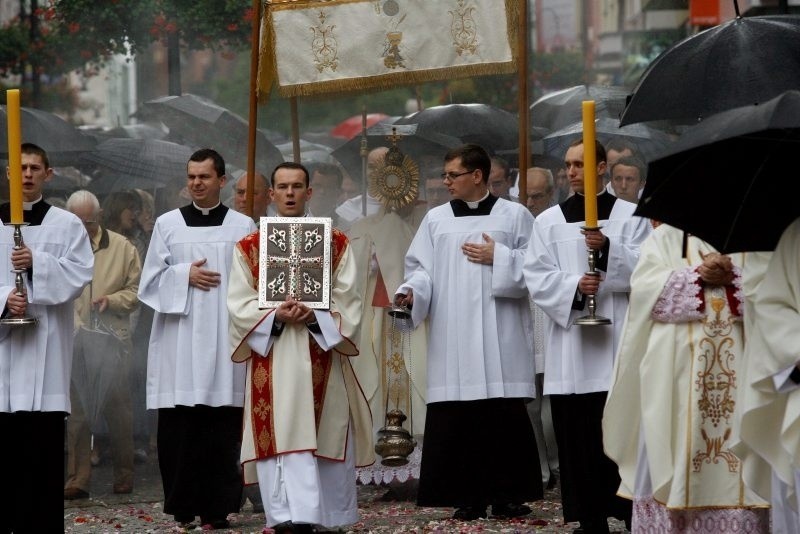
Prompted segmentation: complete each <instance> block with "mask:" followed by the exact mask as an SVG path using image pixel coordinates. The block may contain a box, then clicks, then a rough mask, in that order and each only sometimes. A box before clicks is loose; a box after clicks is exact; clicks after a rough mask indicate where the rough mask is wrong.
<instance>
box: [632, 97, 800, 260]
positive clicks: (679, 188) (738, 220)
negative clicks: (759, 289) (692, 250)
mask: <svg viewBox="0 0 800 534" xmlns="http://www.w3.org/2000/svg"><path fill="white" fill-rule="evenodd" d="M798 150H800V91H787V92H786V93H784V94H782V95H780V96H778V97H776V98H773V99H772V100H770V101H768V102H765V103H763V104H760V105H752V106H745V107H741V108H735V109H731V110H728V111H724V112H722V113H719V114H717V115H713V116H711V117H709V118H708V119H706V120H704V121H703V122H701V123H700V124H698V125H696V126H693V127H691V128H690V129H689V130H687V131H686V132H685V133H684V134H683V135H682V136H681V138H680V139H679V140H678V141H676V143H675V144H674V145H673V146H672V147H671V149H670V152H669V154H667V155H664V156H663V157H661V158H659V159H657V160H655V161H652V162H651V163H650V165H649V166H648V175H647V182H646V184H645V187H644V193H643V194H642V199H641V201H640V203H639V207H638V208H637V210H636V214H637V215H640V216H642V217H650V218H653V219H657V220H659V221H663V222H665V223H668V224H670V225H672V226H676V227H678V228H681V229H683V230H685V231H687V232H689V233H692V234H695V235H697V236H698V237H700V238H702V239H704V240H706V241H708V242H709V243H711V244H712V245H714V247H716V248H717V249H718V250H720V251H722V252H738V251H745V250H773V249H774V248H775V245H776V244H777V243H778V239H779V238H780V236H781V233H782V232H783V230H784V229H785V228H786V227H787V226H788V225H789V223H791V222H792V221H793V220H794V219H796V218H797V217H798V216H800V202H799V201H798V199H800V180H798V179H797V176H796V175H795V174H796V173H794V170H795V169H796V168H797V154H798Z"/></svg>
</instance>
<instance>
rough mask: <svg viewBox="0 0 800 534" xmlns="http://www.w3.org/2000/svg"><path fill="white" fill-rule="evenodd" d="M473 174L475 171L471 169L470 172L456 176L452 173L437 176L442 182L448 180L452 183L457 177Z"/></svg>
mask: <svg viewBox="0 0 800 534" xmlns="http://www.w3.org/2000/svg"><path fill="white" fill-rule="evenodd" d="M473 172H475V169H473V170H471V171H464V172H459V173H457V174H456V173H452V172H443V173H442V174H440V175H439V176H441V178H442V180H450V181H451V182H452V181H453V180H455V179H456V178H458V177H459V176H464V175H465V174H471V173H473Z"/></svg>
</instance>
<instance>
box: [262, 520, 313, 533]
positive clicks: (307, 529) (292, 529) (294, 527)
mask: <svg viewBox="0 0 800 534" xmlns="http://www.w3.org/2000/svg"><path fill="white" fill-rule="evenodd" d="M272 530H273V531H274V532H275V534H311V533H313V532H314V527H313V526H311V525H309V524H308V523H293V522H292V521H284V522H283V523H278V524H277V525H275V526H274V527H272Z"/></svg>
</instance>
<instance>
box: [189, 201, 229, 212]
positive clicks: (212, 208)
mask: <svg viewBox="0 0 800 534" xmlns="http://www.w3.org/2000/svg"><path fill="white" fill-rule="evenodd" d="M220 204H222V202H217V204H216V205H214V206H211V207H210V208H201V207H200V206H198V205H197V203H196V202H194V201H192V206H194V209H196V210H197V211H199V212H200V213H202V214H203V215H208V214H209V213H211V210H214V209H217V207H219V205H220Z"/></svg>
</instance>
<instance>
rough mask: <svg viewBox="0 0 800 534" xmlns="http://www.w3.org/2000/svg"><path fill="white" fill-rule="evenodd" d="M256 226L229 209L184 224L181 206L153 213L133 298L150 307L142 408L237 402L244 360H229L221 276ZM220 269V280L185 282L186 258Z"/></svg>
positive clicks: (225, 281) (224, 276)
mask: <svg viewBox="0 0 800 534" xmlns="http://www.w3.org/2000/svg"><path fill="white" fill-rule="evenodd" d="M254 230H255V224H254V223H253V220H252V219H251V218H250V217H247V216H245V215H242V214H241V213H237V212H235V211H233V210H228V211H227V213H226V214H225V219H224V221H223V223H222V225H220V226H191V227H190V226H187V225H186V222H185V221H184V218H183V216H182V215H181V212H180V210H177V209H176V210H172V211H170V212H167V213H165V214H164V215H162V216H160V217H159V218H158V219H157V220H156V224H155V227H154V228H153V236H152V238H151V239H150V246H149V248H148V250H147V256H146V258H145V261H144V266H143V269H142V278H141V282H140V284H139V300H141V301H142V302H143V303H144V304H146V305H147V306H150V307H151V308H153V310H155V315H154V317H153V329H152V333H151V335H150V346H149V350H148V357H147V408H148V409H151V410H152V409H157V408H174V407H175V406H177V405H182V406H195V405H198V404H203V405H207V406H239V407H240V406H242V405H243V403H244V384H245V366H244V365H240V364H235V363H233V362H231V359H230V344H229V339H228V309H227V305H226V299H227V294H228V274H229V272H230V267H231V262H232V260H233V250H234V247H235V246H236V243H237V242H238V241H239V240H240V239H241V238H243V237H244V236H246V235H247V234H249V233H251V232H253V231H254ZM203 258H205V259H206V260H207V262H206V263H205V264H204V265H202V268H204V269H208V270H211V271H216V272H218V273H220V275H221V279H220V285H219V286H217V287H215V288H211V289H210V290H209V291H203V290H201V289H197V288H195V287H190V286H189V269H190V268H191V265H192V263H193V262H195V261H198V260H201V259H203Z"/></svg>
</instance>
